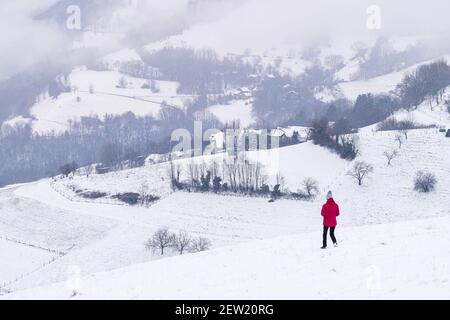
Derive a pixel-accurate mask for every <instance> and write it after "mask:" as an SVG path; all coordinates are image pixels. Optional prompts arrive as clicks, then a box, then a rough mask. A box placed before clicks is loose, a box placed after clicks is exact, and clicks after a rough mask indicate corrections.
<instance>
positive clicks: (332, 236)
mask: <svg viewBox="0 0 450 320" xmlns="http://www.w3.org/2000/svg"><path fill="white" fill-rule="evenodd" d="M328 229H330V236H331V240H333V243H337V240H336V237H335V236H334V230H336V227H323V246H324V247H326V246H327V237H328Z"/></svg>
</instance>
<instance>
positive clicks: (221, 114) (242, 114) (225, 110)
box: [207, 100, 255, 128]
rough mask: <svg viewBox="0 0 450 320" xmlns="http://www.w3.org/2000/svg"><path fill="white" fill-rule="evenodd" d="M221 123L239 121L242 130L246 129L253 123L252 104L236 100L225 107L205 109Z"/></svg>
mask: <svg viewBox="0 0 450 320" xmlns="http://www.w3.org/2000/svg"><path fill="white" fill-rule="evenodd" d="M207 111H208V112H211V113H212V114H213V115H214V116H216V118H217V119H219V120H220V121H221V122H222V123H231V122H232V121H234V120H239V122H240V124H241V126H242V127H243V128H248V127H249V126H250V125H252V124H253V123H254V122H255V119H254V117H253V103H252V102H251V101H250V100H236V101H232V102H231V103H230V104H227V105H215V106H211V107H209V108H208V109H207Z"/></svg>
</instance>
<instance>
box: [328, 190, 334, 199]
mask: <svg viewBox="0 0 450 320" xmlns="http://www.w3.org/2000/svg"><path fill="white" fill-rule="evenodd" d="M330 199H333V193H332V192H331V191H328V193H327V200H330Z"/></svg>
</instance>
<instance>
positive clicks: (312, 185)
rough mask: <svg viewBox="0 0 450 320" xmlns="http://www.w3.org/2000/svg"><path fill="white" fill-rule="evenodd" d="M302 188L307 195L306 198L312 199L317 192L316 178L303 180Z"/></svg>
mask: <svg viewBox="0 0 450 320" xmlns="http://www.w3.org/2000/svg"><path fill="white" fill-rule="evenodd" d="M302 185H303V188H304V190H305V193H306V194H307V195H308V198H310V199H314V198H315V197H316V196H317V194H318V193H319V184H318V182H317V181H316V180H314V179H312V178H307V179H305V180H303V183H302Z"/></svg>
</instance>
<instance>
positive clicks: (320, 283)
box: [0, 109, 450, 299]
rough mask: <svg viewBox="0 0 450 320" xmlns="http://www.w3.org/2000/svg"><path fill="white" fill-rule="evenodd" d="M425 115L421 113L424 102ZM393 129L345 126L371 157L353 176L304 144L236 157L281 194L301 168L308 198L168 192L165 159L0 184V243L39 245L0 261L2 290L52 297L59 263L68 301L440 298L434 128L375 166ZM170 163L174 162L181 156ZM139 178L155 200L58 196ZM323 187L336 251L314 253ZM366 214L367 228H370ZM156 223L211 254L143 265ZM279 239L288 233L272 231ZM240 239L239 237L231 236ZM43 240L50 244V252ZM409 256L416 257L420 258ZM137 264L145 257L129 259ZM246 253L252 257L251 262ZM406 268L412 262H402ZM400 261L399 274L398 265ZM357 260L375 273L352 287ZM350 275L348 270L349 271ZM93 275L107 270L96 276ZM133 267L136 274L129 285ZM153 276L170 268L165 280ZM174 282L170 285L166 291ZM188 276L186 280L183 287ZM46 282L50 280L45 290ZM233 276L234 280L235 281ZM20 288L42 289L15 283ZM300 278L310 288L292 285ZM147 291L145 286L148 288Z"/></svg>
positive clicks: (135, 182) (447, 177)
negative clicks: (366, 168)
mask: <svg viewBox="0 0 450 320" xmlns="http://www.w3.org/2000/svg"><path fill="white" fill-rule="evenodd" d="M435 111H436V109H435ZM435 111H434V112H435ZM424 112H425V111H424ZM427 113H428V114H434V113H432V112H431V110H429V109H428V111H427ZM396 135H397V133H396V132H374V131H373V130H372V128H366V129H364V130H361V132H360V133H359V135H358V136H359V140H360V148H361V156H360V159H361V160H365V161H368V162H370V163H371V164H372V165H373V166H374V168H375V172H374V174H373V175H371V177H370V178H369V179H368V180H366V181H365V182H364V185H363V186H362V187H359V186H358V185H357V184H356V182H355V181H354V180H352V179H351V178H350V177H349V176H347V175H346V173H347V171H348V170H349V169H350V167H351V166H352V163H350V162H346V161H344V160H342V159H340V158H339V157H338V156H337V155H335V154H333V153H331V152H330V151H328V150H326V149H323V148H321V147H318V146H315V145H313V144H311V143H305V144H301V145H296V146H291V147H287V148H282V149H279V150H273V151H262V152H260V153H254V152H253V153H250V154H249V158H252V157H256V158H257V159H259V160H260V161H261V162H262V163H264V164H265V168H266V170H267V173H268V174H269V175H270V183H271V184H273V183H274V178H275V175H276V174H277V173H278V172H281V173H282V174H283V175H284V176H285V178H286V185H287V187H288V188H289V189H290V190H292V191H295V190H297V189H298V188H300V187H301V182H302V180H303V179H304V178H307V177H312V178H314V179H316V180H317V181H318V183H319V188H320V196H319V198H318V199H316V200H315V201H311V202H301V201H289V200H280V201H277V202H275V203H268V202H267V199H258V198H245V197H232V196H220V195H212V194H194V193H183V192H176V193H171V192H170V189H169V185H168V183H169V181H168V179H167V176H166V175H167V173H166V169H167V164H157V165H150V164H148V165H146V166H144V167H141V168H136V169H131V170H126V171H120V172H116V173H109V174H105V175H94V176H91V177H89V178H84V177H81V176H76V177H74V178H73V179H67V180H61V181H58V182H56V188H55V183H52V182H51V181H48V180H43V181H41V182H37V183H32V184H28V185H22V186H13V187H10V188H7V189H2V190H0V208H3V209H1V210H0V212H1V214H0V219H1V220H0V236H1V237H3V238H2V239H10V240H8V241H9V242H11V241H16V242H14V243H13V244H11V243H3V241H2V244H1V245H6V246H8V247H7V250H15V253H14V255H17V256H21V255H23V253H21V252H22V250H23V252H27V250H29V249H28V248H29V247H30V246H34V247H35V249H36V250H38V251H39V250H44V252H42V253H39V252H37V253H36V252H35V251H34V249H33V250H32V251H31V252H30V258H29V260H28V261H27V264H26V265H25V264H24V266H23V268H22V269H20V270H19V269H18V270H13V269H11V267H10V265H0V267H1V268H2V269H1V270H0V271H1V272H0V275H2V276H1V278H0V283H6V284H7V285H6V286H3V287H2V290H7V291H14V292H16V291H17V292H16V293H15V295H12V296H11V298H27V297H32V296H33V295H34V294H37V293H39V294H41V295H42V297H57V298H63V299H65V298H68V297H69V293H68V289H66V287H65V285H64V284H63V282H64V281H65V280H66V279H67V277H68V275H67V272H68V270H72V269H73V267H74V266H75V267H76V268H77V270H80V274H81V276H83V277H86V278H85V279H83V281H82V283H83V286H82V289H81V293H82V294H83V295H82V296H81V298H83V297H84V298H93V297H97V298H107V297H108V298H119V297H128V298H183V297H184V298H186V297H191V298H193V297H194V298H202V297H205V296H204V295H203V293H204V292H209V293H210V295H209V296H208V297H209V298H212V297H215V298H216V297H217V298H227V297H235V298H236V297H242V298H257V297H261V298H284V297H286V298H292V297H298V298H301V297H306V298H314V297H325V298H349V297H353V298H360V297H369V298H370V297H385V298H410V297H418V295H420V296H422V295H421V293H423V296H422V297H431V296H430V295H428V291H427V290H431V289H433V290H434V291H433V292H434V293H433V294H435V295H436V297H439V298H445V297H446V296H445V292H446V291H444V289H445V288H446V287H445V286H446V282H442V281H447V278H448V274H447V273H446V270H447V269H446V268H444V266H446V264H447V263H448V262H449V260H450V258H449V256H448V252H443V251H442V249H440V251H439V253H440V254H438V252H436V251H435V250H434V249H435V248H436V243H438V244H439V246H440V245H441V244H442V243H443V241H444V242H445V241H448V239H447V238H446V237H445V236H442V235H445V234H447V231H448V230H446V229H445V228H446V226H447V225H448V223H447V222H448V221H447V219H448V216H450V211H449V210H448V205H447V203H446V199H448V198H449V196H450V194H449V191H448V188H446V186H447V185H450V169H449V167H448V164H447V159H448V158H449V157H450V144H449V140H448V138H445V136H444V135H443V134H442V133H439V132H438V130H437V129H426V130H412V131H411V132H409V138H408V140H407V141H405V142H404V144H403V146H402V148H401V149H400V150H399V151H400V157H399V158H397V159H395V160H394V161H393V166H392V167H388V166H387V163H386V159H385V158H384V156H383V152H385V151H389V150H392V149H394V148H398V147H397V143H396V142H395V136H396ZM221 157H223V155H215V156H208V157H203V158H197V159H196V161H205V162H206V163H208V162H209V161H211V160H212V159H215V158H216V160H220V159H221ZM274 160H277V161H274ZM180 162H181V164H184V165H185V164H187V163H188V160H180ZM164 168H166V169H164ZM419 170H429V171H431V172H433V173H434V174H435V175H436V177H437V179H438V185H437V189H436V191H434V192H433V193H430V194H418V193H416V192H415V191H413V187H412V184H413V179H414V176H415V174H416V172H417V171H419ZM184 174H187V173H186V171H185V172H184V173H183V175H184ZM143 183H147V184H148V185H149V186H151V188H150V190H152V191H151V192H152V193H153V192H155V193H156V192H157V191H159V192H160V191H163V192H160V193H158V195H159V196H161V197H162V199H161V200H160V201H159V202H157V203H156V204H154V205H153V206H151V207H150V208H144V207H128V206H119V205H116V204H112V203H111V204H106V203H104V202H102V201H98V202H96V201H89V202H88V201H86V202H85V201H84V200H83V199H81V198H77V197H73V195H71V196H69V197H65V195H67V194H68V193H69V190H68V189H67V188H66V186H71V185H75V186H76V187H78V188H81V189H88V190H92V191H102V192H108V193H111V194H114V193H117V192H136V191H138V190H139V188H140V187H141V185H142V184H143ZM52 186H53V187H52ZM64 188H66V189H64ZM164 188H165V189H164ZM329 189H331V190H333V192H334V194H335V198H336V200H337V201H338V202H339V204H340V206H341V210H342V216H341V218H340V219H339V223H340V227H339V231H338V237H339V240H341V241H342V244H341V247H340V248H338V249H336V251H327V252H318V247H319V246H320V242H321V234H320V232H321V230H320V229H321V217H320V214H319V212H320V207H321V205H322V203H323V195H324V194H325V193H326V192H327V191H328V190H329ZM61 190H63V192H62V193H60V192H61ZM64 190H65V191H64ZM164 190H167V192H166V191H164ZM187 204H188V205H187ZM6 208H8V209H7V210H6ZM31 208H32V210H31ZM440 217H442V218H440ZM424 219H430V220H424ZM415 220H421V221H415ZM406 221H410V222H406ZM392 223H393V224H392ZM375 224H381V225H380V226H372V225H375ZM162 226H168V227H169V228H170V229H171V230H172V231H175V232H176V231H178V230H186V231H188V232H189V233H190V234H191V235H194V236H204V237H208V238H209V239H211V241H212V243H213V249H214V250H215V251H212V252H207V253H203V254H199V255H192V256H191V255H190V256H185V257H181V258H175V257H174V258H170V259H164V261H157V262H151V261H154V260H160V259H161V257H159V256H158V255H155V254H152V253H151V252H149V251H146V250H145V247H144V243H145V241H147V239H148V238H149V237H150V236H151V234H152V233H153V232H154V231H155V230H156V229H158V228H159V227H162ZM37 230H38V231H37ZM282 236H283V237H284V236H289V237H286V238H278V237H282ZM276 238H278V239H276ZM406 239H407V240H406ZM261 240H267V241H265V242H259V241H261ZM5 241H6V240H5ZM243 243H245V244H243ZM240 244H243V245H242V246H239V247H235V245H240ZM444 247H445V246H444ZM39 248H42V249H39ZM440 248H442V247H440ZM45 249H49V250H51V251H50V253H49V254H47V252H48V251H45ZM55 252H58V254H56V253H55ZM35 253H36V254H35ZM413 253H414V255H413ZM25 254H27V253H25ZM171 255H173V254H170V256H171ZM416 258H417V260H416ZM17 259H19V258H17ZM249 260H252V261H249ZM200 261H203V263H200ZM232 261H240V262H242V263H237V262H232ZM420 261H428V262H429V263H430V264H423V265H422V264H420V263H419V262H420ZM49 262H50V263H49ZM147 262H150V263H149V264H145V265H135V264H139V263H147ZM244 262H245V263H244ZM260 262H264V263H260ZM256 264H258V265H259V266H262V265H264V268H255V265H256ZM132 265H135V266H132ZM412 265H414V266H416V265H417V267H414V268H411V266H412ZM419 265H420V266H419ZM129 266H131V267H130V268H129V269H122V270H117V271H113V272H112V273H107V274H98V273H102V272H105V271H111V270H113V269H117V268H124V267H129ZM211 266H217V267H216V268H214V267H211ZM373 266H375V267H376V268H375V269H373ZM397 266H398V269H396V268H397ZM408 266H409V268H407V267H408ZM203 268H205V269H208V270H210V271H208V272H206V273H205V277H204V278H202V279H201V280H198V278H197V275H198V274H199V273H198V272H195V271H194V270H195V269H196V270H203ZM299 268H300V269H299ZM377 268H378V269H377ZM405 268H406V269H408V270H407V272H406V273H402V272H401V271H399V270H403V269H405ZM333 269H334V270H333ZM298 270H302V272H298ZM367 270H369V271H367ZM374 270H375V271H374ZM377 270H378V271H377ZM366 271H367V272H375V273H377V272H380V274H381V275H380V277H381V278H380V279H381V288H382V289H380V290H379V291H370V292H369V291H367V289H366V288H367V287H365V285H364V283H366V281H367V277H366V276H363V274H365V272H366ZM216 272H218V273H216ZM201 273H202V272H200V274H201ZM219 274H220V275H222V277H220V276H219ZM269 274H271V275H272V276H273V274H275V275H278V276H277V277H278V278H277V279H278V280H279V281H275V280H274V281H273V282H272V280H267V281H269V282H265V281H262V280H261V279H263V278H265V279H267V278H270V279H272V278H271V277H269V276H268V275H269ZM354 274H357V275H359V276H358V277H356V278H354V279H353V280H351V281H350V280H349V277H351V275H354ZM338 275H339V277H338ZM153 276H154V277H153ZM107 277H110V279H115V280H116V281H111V282H109V283H108V284H107V280H106V279H107ZM142 277H143V278H145V279H149V280H148V281H149V282H146V281H144V282H142V283H141V285H137V284H136V285H135V281H138V279H141V280H142ZM158 279H162V280H158ZM167 279H173V284H172V282H171V281H172V280H170V281H169V280H167ZM181 279H184V280H181ZM308 279H315V281H313V280H308ZM163 280H164V281H166V282H167V286H166V287H164V288H160V287H159V285H160V284H161V283H160V282H159V281H163ZM175 281H178V282H179V283H180V285H181V287H180V288H183V289H182V290H174V288H173V287H172V285H174V284H175V283H176V282H175ZM193 281H200V282H199V283H198V286H193V287H192V288H190V289H189V288H188V287H189V286H188V285H189V284H192V283H193ZM309 281H311V282H309ZM330 281H331V282H330ZM56 282H61V284H56V285H53V286H50V287H47V286H48V285H50V284H52V283H56ZM237 283H244V284H245V285H244V287H248V290H243V289H242V288H243V286H242V285H241V286H239V285H238V284H237ZM290 283H291V284H290ZM343 283H348V285H346V286H343ZM294 284H297V285H296V286H294ZM313 284H314V285H313ZM326 284H328V285H329V287H327V286H326ZM341 286H342V287H341ZM33 287H42V288H41V289H36V291H25V292H24V293H21V292H18V290H27V289H30V288H33ZM306 287H307V288H310V290H308V291H304V290H303V291H302V290H295V288H297V289H298V288H306ZM343 287H346V288H350V289H348V290H344V289H342V288H343ZM133 288H135V289H136V290H137V291H134V289H133ZM154 288H158V290H157V291H153V290H154ZM269 288H271V290H269ZM258 289H261V290H258ZM408 289H410V290H408ZM165 290H167V291H165ZM239 290H240V292H241V293H239V294H238V291H239ZM393 290H397V291H393ZM424 290H425V291H424ZM257 291H258V292H257ZM202 292H203V293H202ZM7 297H8V296H7Z"/></svg>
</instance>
